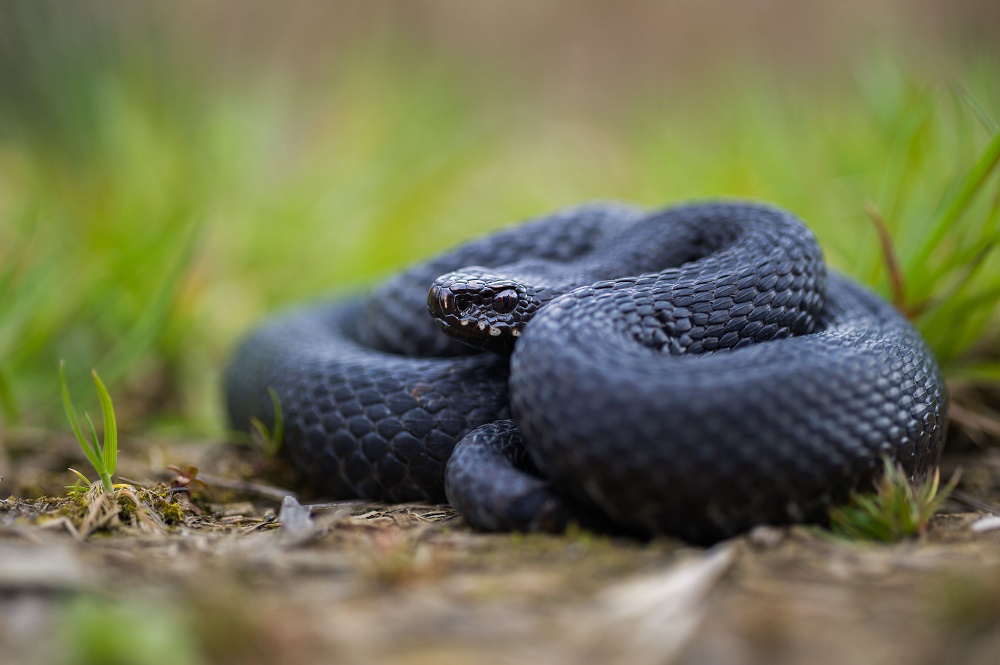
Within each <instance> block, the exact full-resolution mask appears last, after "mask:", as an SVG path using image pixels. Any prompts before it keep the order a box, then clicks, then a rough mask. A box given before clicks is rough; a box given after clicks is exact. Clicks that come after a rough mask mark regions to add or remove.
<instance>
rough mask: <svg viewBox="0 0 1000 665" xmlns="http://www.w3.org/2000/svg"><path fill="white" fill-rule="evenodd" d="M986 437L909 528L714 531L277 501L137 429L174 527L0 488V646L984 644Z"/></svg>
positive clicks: (799, 648)
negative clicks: (687, 538)
mask: <svg viewBox="0 0 1000 665" xmlns="http://www.w3.org/2000/svg"><path fill="white" fill-rule="evenodd" d="M73 446H75V444H74V443H73V442H71V441H70V440H69V439H57V440H53V439H52V438H51V437H47V436H37V437H32V436H28V435H25V436H23V437H19V438H17V439H16V440H8V441H7V442H6V451H7V456H8V459H7V460H6V461H5V462H4V470H3V475H4V476H5V481H4V485H3V486H4V487H5V488H6V490H5V491H4V494H6V493H7V492H12V493H14V494H16V495H17V496H22V497H23V496H40V495H42V494H48V495H50V496H58V497H65V496H66V495H65V490H64V489H63V488H62V485H65V484H69V483H70V482H71V477H70V475H69V474H68V473H67V472H65V471H64V469H65V467H66V466H68V465H72V466H75V467H77V468H80V469H81V470H83V467H82V466H81V464H80V461H79V453H78V451H75V450H74V447H73ZM130 450H131V451H136V450H138V451H139V452H138V453H136V452H132V453H129V451H130ZM996 452H997V451H992V452H991V451H985V452H983V451H977V452H974V453H970V454H967V455H965V456H962V457H959V456H955V455H953V456H951V457H949V458H946V460H945V464H944V465H943V470H944V473H945V475H946V476H947V474H948V473H949V472H950V469H952V468H953V467H954V466H955V465H957V464H961V465H962V466H963V467H964V468H965V474H964V476H963V478H964V480H963V485H962V486H961V488H960V490H959V491H958V492H957V493H956V495H955V498H953V499H952V500H949V502H948V503H947V504H946V510H945V514H942V515H940V516H938V517H937V518H935V520H934V521H933V523H932V525H931V528H930V530H929V532H928V533H927V534H926V535H925V536H924V537H923V538H921V539H919V540H917V541H911V542H906V543H902V544H897V545H866V544H857V543H848V542H844V541H839V540H835V539H833V538H831V537H830V536H829V535H826V534H825V533H824V532H821V531H819V530H817V529H810V528H805V527H796V528H792V529H771V528H761V529H758V530H757V531H754V532H753V533H751V534H749V535H747V536H744V537H741V538H737V539H734V540H732V541H729V542H726V543H723V544H720V545H718V546H716V547H714V548H711V549H708V550H704V549H698V548H692V547H688V546H685V545H684V544H683V543H679V542H676V541H672V540H669V539H662V540H656V541H654V542H651V543H646V544H643V543H637V542H632V541H628V540H614V539H607V538H603V537H599V536H595V535H593V534H589V533H582V532H574V533H570V534H568V535H566V536H560V537H555V536H540V535H531V536H523V535H495V534H481V533H475V532H473V531H471V530H469V528H468V527H467V526H466V525H465V524H463V522H462V520H461V518H459V517H457V516H456V514H455V513H454V512H453V511H452V510H451V509H449V508H447V507H443V506H421V505H402V506H385V505H375V504H370V503H363V502H344V503H336V504H318V505H316V506H314V507H313V508H312V509H311V510H304V509H296V505H295V504H291V505H286V506H285V507H284V508H282V506H281V498H280V497H281V496H282V495H283V494H284V492H283V491H281V490H277V491H274V490H272V489H271V488H272V487H273V485H272V484H267V483H258V481H257V480H253V481H252V482H247V481H248V480H249V479H250V478H251V477H256V476H258V475H259V474H260V473H261V465H262V464H264V463H263V462H262V461H261V459H260V456H259V455H258V454H256V453H254V452H247V451H239V450H234V449H224V448H222V447H219V446H216V447H212V446H171V445H159V444H143V443H142V442H138V441H129V440H126V441H125V442H124V452H123V453H122V457H121V462H120V466H119V471H120V477H121V478H125V479H129V480H130V481H132V482H134V483H136V484H137V485H141V486H143V487H147V488H153V487H155V486H156V485H157V483H160V493H159V495H158V496H160V497H167V498H168V500H169V499H180V501H181V504H180V506H179V507H180V508H181V510H176V509H174V512H173V513H169V511H168V513H169V514H170V515H173V518H175V519H176V523H174V524H168V523H167V522H168V521H169V520H167V521H162V520H157V519H155V518H152V517H149V516H147V518H140V517H134V516H130V515H134V514H135V511H132V512H131V513H130V512H129V511H128V510H125V511H122V512H121V513H120V514H113V513H112V514H109V515H107V516H105V517H106V519H104V518H102V516H101V515H99V514H97V513H91V514H90V515H89V516H88V515H87V514H86V506H85V505H84V504H83V503H82V499H81V501H79V502H76V503H74V502H71V501H68V500H63V499H61V498H60V499H59V500H55V499H53V500H34V501H26V500H23V499H18V498H13V497H11V498H9V499H7V500H4V501H0V651H2V656H0V658H2V661H3V662H4V663H7V664H12V665H13V664H18V663H25V664H35V663H51V662H57V663H58V662H83V663H90V662H94V663H96V662H101V663H105V664H106V665H107V664H109V663H110V664H113V663H125V662H183V663H199V662H206V663H207V662H222V663H230V662H231V663H263V662H283V663H291V662H304V663H313V662H315V663H320V662H323V663H331V662H336V663H390V662H392V663H415V664H416V663H428V664H432V663H433V664H438V665H441V664H443V665H448V664H450V663H469V662H476V663H487V664H488V663H523V662H536V663H543V662H544V663H554V664H559V663H607V662H622V663H633V664H637V665H643V664H645V663H649V664H661V663H670V662H677V663H683V664H694V663H730V664H735V665H740V664H743V663H746V664H755V663H778V664H780V663H799V662H809V663H819V664H823V663H831V664H833V663H836V664H838V665H839V664H843V663H898V662H907V663H914V664H921V663H928V664H930V663H942V662H949V663H984V664H985V663H995V662H997V654H998V653H1000V524H998V522H1000V519H993V518H991V517H989V514H990V513H991V512H992V513H994V514H997V515H1000V505H998V504H996V503H994V502H993V500H994V499H995V498H996V497H997V496H998V495H1000V491H998V490H1000V454H996ZM255 460H256V461H255ZM170 463H174V464H179V465H185V464H194V465H196V466H198V467H199V469H200V476H201V477H204V478H205V479H206V480H207V481H208V482H209V489H207V490H200V491H197V490H196V491H195V492H194V503H195V505H196V508H193V509H192V508H191V505H190V504H188V503H186V501H185V499H184V497H183V495H167V494H165V493H164V489H165V487H166V485H165V483H166V482H168V481H169V479H170V477H171V475H172V474H171V473H170V472H166V471H164V467H165V465H166V464H170ZM269 477H271V478H276V477H280V475H279V476H275V475H274V474H273V473H272V474H271V475H270V476H269ZM140 494H141V495H142V497H146V500H147V501H152V499H149V497H150V496H153V495H147V494H145V493H142V492H139V493H136V494H135V496H136V497H137V498H140V499H141V498H142V497H140V496H139V495H140ZM302 500H303V502H305V499H304V498H303V499H302ZM122 503H123V504H124V505H126V507H127V506H129V505H132V504H130V503H129V500H128V499H123V500H122ZM199 509H200V510H201V511H202V513H203V514H202V515H197V514H195V512H193V511H196V510H199ZM279 515H280V517H279ZM102 519H103V521H102ZM282 522H284V525H282ZM165 657H167V658H169V661H168V660H164V658H165Z"/></svg>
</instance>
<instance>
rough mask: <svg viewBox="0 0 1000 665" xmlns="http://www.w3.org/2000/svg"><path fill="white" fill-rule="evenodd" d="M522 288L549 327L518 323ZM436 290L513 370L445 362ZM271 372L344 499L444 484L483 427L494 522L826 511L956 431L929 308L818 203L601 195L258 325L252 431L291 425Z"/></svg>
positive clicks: (245, 383) (247, 363) (245, 370)
mask: <svg viewBox="0 0 1000 665" xmlns="http://www.w3.org/2000/svg"><path fill="white" fill-rule="evenodd" d="M618 218H620V219H618ZM553 258H558V259H560V260H559V261H557V262H553V261H552V260H551V259H553ZM570 259H571V260H570ZM466 266H472V267H471V268H465V267H466ZM439 276H440V277H439ZM436 278H438V279H437V281H436V282H435V279H436ZM415 283H416V284H415ZM432 283H434V285H435V288H434V289H432V290H430V292H428V288H429V287H430V286H431V284H432ZM418 285H419V286H418ZM470 285H471V287H473V288H470ZM456 286H457V287H458V288H459V290H458V291H455V292H453V293H452V292H451V291H450V290H452V289H454V288H455V287H456ZM462 289H466V290H465V291H462ZM387 291H388V292H390V293H391V294H392V297H386V296H385V294H386V293H387ZM511 291H513V292H514V293H515V294H516V295H517V297H518V304H520V300H521V299H522V297H523V299H524V300H525V302H526V303H527V304H528V305H531V306H533V307H534V308H535V309H536V310H537V314H535V315H534V316H533V318H531V319H530V321H527V323H526V324H525V321H524V320H523V317H522V319H521V320H507V319H506V318H505V317H508V318H509V316H510V312H507V311H506V310H507V309H508V308H509V307H511V306H512V304H511V303H512V301H511V299H510V295H511V294H510V292H511ZM449 293H451V295H450V296H449V295H448V294H449ZM379 294H382V295H379ZM460 296H461V298H460ZM449 298H452V300H450V301H449ZM459 300H462V304H461V306H460V305H459ZM529 301H530V302H529ZM536 301H537V302H536ZM449 302H450V305H449ZM532 303H533V304H532ZM428 306H429V308H430V310H431V311H432V312H433V313H434V314H435V315H436V316H438V318H439V321H443V322H444V323H443V325H444V326H446V327H447V328H448V330H449V332H450V333H452V334H454V335H455V336H456V337H458V338H461V339H462V340H463V341H464V342H466V343H475V344H477V345H478V346H480V347H482V348H491V349H494V350H497V351H503V350H505V349H509V348H510V346H513V347H514V352H513V356H512V357H511V361H510V368H509V372H510V373H509V376H508V367H507V362H506V360H505V358H504V357H503V356H502V355H495V354H492V353H478V354H477V353H474V354H473V355H465V356H454V357H448V356H445V355H444V354H446V353H455V352H459V353H461V351H459V350H458V349H457V348H456V347H454V342H452V341H450V340H447V338H446V337H444V336H443V335H440V333H438V332H437V331H436V330H434V329H435V328H440V327H441V326H442V323H440V322H439V323H434V321H433V320H432V319H431V318H430V317H428V316H427V315H426V313H422V312H418V311H417V310H420V309H424V308H425V307H428ZM514 311H519V310H516V309H515V310H514ZM390 312H391V313H390ZM480 316H482V317H485V318H483V319H479V318H478V317H480ZM449 317H450V319H449ZM463 319H469V320H470V321H471V320H473V319H474V320H475V321H477V323H466V324H465V325H464V326H463V325H461V320H463ZM480 320H484V321H488V322H489V323H488V324H486V325H484V326H482V327H480V326H479V325H478V321H480ZM456 322H457V323H456ZM505 326H506V327H505ZM408 327H412V329H413V330H415V331H416V332H404V329H407V328H408ZM490 328H494V329H495V331H491V330H490ZM515 330H516V331H517V333H518V334H514V331H515ZM496 331H499V332H496ZM491 332H492V334H490V333H491ZM442 340H445V341H442ZM416 353H425V354H433V355H434V356H435V357H416V356H414V355H412V354H416ZM402 354H410V355H402ZM268 385H273V386H274V387H275V388H276V390H277V391H278V394H279V397H280V399H281V402H282V405H283V408H284V410H285V412H286V415H287V420H286V423H287V424H286V433H285V440H286V447H287V449H288V453H289V454H290V455H291V457H292V459H293V461H295V462H296V464H297V466H298V467H299V468H300V469H301V470H302V471H303V472H304V473H305V475H306V477H307V479H308V480H309V481H310V482H312V483H313V484H315V485H318V486H320V487H321V488H324V489H326V490H327V491H328V492H330V493H334V494H344V493H348V492H350V493H355V494H359V495H361V496H366V497H371V498H380V499H386V500H392V501H399V500H409V499H431V500H436V499H440V498H441V495H442V489H443V488H442V486H443V484H444V482H443V479H442V474H443V468H444V464H445V462H446V461H447V459H448V457H449V456H450V455H451V453H452V447H453V446H454V445H455V443H456V442H457V441H458V440H460V439H462V438H463V437H466V435H469V436H468V437H467V438H466V440H465V441H463V442H462V444H461V445H460V446H459V448H458V450H456V451H455V454H454V456H452V457H451V462H450V464H449V466H448V476H447V496H448V498H449V500H450V501H451V502H452V503H453V504H454V505H455V506H456V507H457V508H458V509H459V510H460V512H462V513H463V514H464V515H465V516H466V517H467V518H468V519H470V521H472V522H473V523H475V524H478V525H479V526H481V527H483V528H494V529H496V528H505V529H507V528H518V529H531V528H560V527H561V526H563V525H564V524H565V523H566V521H567V520H570V519H580V520H582V521H584V522H592V521H595V520H596V521H599V520H600V519H609V520H611V521H613V522H616V523H618V524H621V525H623V526H624V527H626V528H628V529H631V530H635V531H639V532H666V533H671V534H675V535H679V536H682V537H685V538H688V539H690V540H695V541H705V542H707V541H711V540H715V539H718V538H722V537H726V536H728V535H731V534H734V533H737V532H739V531H742V530H745V529H746V528H749V527H750V526H752V525H754V524H758V523H764V522H769V523H783V522H789V521H800V520H812V519H817V518H821V517H822V514H823V513H824V511H825V509H826V508H827V507H828V506H829V505H830V504H831V503H833V502H836V501H839V500H842V499H843V498H844V497H845V496H846V494H847V493H848V492H849V491H850V490H851V489H853V488H858V487H863V486H865V485H866V484H867V483H870V482H871V480H872V479H873V477H875V476H876V475H877V473H878V471H879V469H880V468H881V462H880V457H881V456H882V455H888V456H889V457H891V458H893V459H895V460H897V461H899V462H900V463H901V464H902V466H903V467H904V468H905V469H906V470H907V472H908V473H910V474H911V475H912V476H913V477H918V476H921V475H922V474H925V473H926V472H927V470H928V469H929V468H930V467H931V466H932V465H933V464H934V463H935V462H936V460H937V457H938V455H939V453H940V448H941V445H942V442H943V435H944V429H945V426H944V423H945V395H944V388H943V383H942V380H941V377H940V374H939V372H938V369H937V366H936V364H935V363H934V360H933V357H932V356H931V354H930V352H929V351H928V350H927V348H926V347H925V345H924V344H923V342H922V340H921V339H920V338H919V336H918V335H917V333H916V332H915V331H914V330H913V328H912V327H911V326H910V325H909V323H907V322H906V321H905V320H904V319H903V318H902V317H901V316H899V315H898V314H897V313H896V312H895V311H894V310H893V309H892V308H891V307H889V306H888V305H887V304H885V303H884V302H882V301H881V300H879V299H878V298H877V297H875V296H874V295H872V294H870V293H869V292H867V291H866V290H864V289H863V288H861V287H859V286H857V285H855V284H853V283H852V282H850V281H848V280H846V279H844V278H842V277H838V276H831V277H830V278H829V279H828V278H827V276H826V270H825V267H824V264H823V262H822V256H821V254H820V250H819V248H818V247H817V246H816V243H815V240H814V239H813V237H812V234H811V233H809V232H808V230H807V229H805V227H804V226H802V225H801V223H800V222H798V221H797V220H796V219H795V218H794V217H792V216H791V215H789V214H788V213H785V212H783V211H780V210H778V209H775V208H770V207H766V206H757V205H751V204H743V203H735V204H709V205H701V206H684V207H678V208H672V209H667V210H665V211H659V212H654V213H650V214H648V215H646V216H645V217H642V218H641V219H640V216H639V214H638V213H636V212H635V211H632V210H630V209H624V208H601V207H596V208H583V209H578V210H575V211H570V212H567V213H562V214H561V216H557V217H555V218H553V219H551V220H541V221H539V222H535V223H533V224H531V225H525V226H522V227H518V228H515V229H512V230H508V231H504V232H502V233H501V234H498V235H496V236H492V237H487V238H485V239H481V240H479V241H476V242H474V243H473V244H472V245H469V246H466V247H463V248H459V249H458V250H456V251H455V252H454V253H452V254H445V255H442V256H441V257H439V258H438V259H435V260H432V261H431V262H428V263H427V264H422V265H421V266H417V267H415V268H414V269H411V270H410V271H408V272H406V273H403V274H402V275H401V276H399V277H397V278H395V279H394V280H390V281H389V282H387V283H386V286H383V287H382V288H381V289H380V290H379V291H377V292H376V295H375V296H373V297H372V298H370V299H368V300H367V301H362V302H361V303H357V304H352V305H345V306H340V307H333V308H317V309H311V310H305V311H304V312H302V313H301V314H299V315H298V318H295V317H292V318H286V319H283V320H279V321H278V322H276V323H273V324H270V325H268V326H266V327H265V328H263V329H262V330H261V331H259V332H257V333H256V334H255V335H254V336H252V337H250V338H249V339H248V341H246V342H245V343H244V344H243V346H242V347H241V350H240V351H239V352H238V353H237V356H236V358H235V360H234V361H233V364H232V366H231V368H230V372H229V375H228V378H227V386H228V397H229V408H230V417H231V419H232V422H233V424H234V425H237V426H245V423H246V421H247V419H248V418H249V417H250V416H251V415H257V416H259V417H263V419H264V420H265V421H266V420H267V417H268V416H269V415H270V406H269V399H268V398H267V396H266V388H267V386H268ZM508 386H509V390H510V393H509V396H508V393H507V389H508ZM508 400H509V401H508ZM508 417H512V418H513V421H514V423H516V427H515V426H514V425H513V424H511V423H499V424H490V423H494V421H496V420H500V419H505V418H508ZM480 425H487V427H486V428H485V429H480V430H476V428H477V427H478V426H480ZM473 430H476V431H473ZM470 432H471V434H470ZM521 446H523V447H524V448H523V449H522V448H521ZM526 454H527V455H528V456H530V459H531V461H532V462H533V465H532V464H526V463H525V462H524V458H525V457H526ZM532 466H535V467H537V469H532V468H531V467H532ZM521 467H527V474H526V475H525V474H524V473H523V472H522V471H520V470H519V468H521ZM546 479H548V480H546ZM595 516H596V517H595Z"/></svg>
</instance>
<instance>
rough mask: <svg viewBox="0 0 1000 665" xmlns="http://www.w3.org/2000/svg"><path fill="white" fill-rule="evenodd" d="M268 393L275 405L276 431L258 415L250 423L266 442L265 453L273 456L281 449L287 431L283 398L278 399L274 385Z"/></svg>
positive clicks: (269, 388)
mask: <svg viewBox="0 0 1000 665" xmlns="http://www.w3.org/2000/svg"><path fill="white" fill-rule="evenodd" d="M267 394H268V395H270V396H271V404H272V405H274V431H273V432H272V431H271V430H269V429H268V428H267V425H265V424H264V423H263V421H261V419H260V418H258V417H256V416H254V417H253V418H251V419H250V424H251V425H253V428H254V429H255V430H257V433H258V434H259V435H260V438H261V439H262V440H263V442H264V454H265V455H267V456H268V457H272V458H273V457H275V456H277V454H278V451H280V450H281V442H282V439H283V437H284V432H285V419H284V416H283V415H282V413H281V400H279V399H278V393H277V391H276V390H275V389H274V388H272V387H268V389H267Z"/></svg>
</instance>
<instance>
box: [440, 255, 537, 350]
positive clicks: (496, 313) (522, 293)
mask: <svg viewBox="0 0 1000 665" xmlns="http://www.w3.org/2000/svg"><path fill="white" fill-rule="evenodd" d="M541 304H542V300H541V298H540V297H539V296H538V294H537V293H536V292H535V289H533V288H532V287H530V286H527V285H525V284H522V283H520V282H518V281H516V280H513V279H510V278H508V277H503V276H500V275H495V274H492V273H490V272H489V271H488V270H487V269H486V268H482V267H480V266H471V267H468V268H464V269H462V270H459V271H457V272H451V273H448V274H446V275H442V276H441V277H438V278H437V279H436V280H435V281H434V284H433V285H432V286H431V288H430V291H429V292H428V294H427V310H428V311H429V312H430V314H431V316H432V317H434V320H435V321H437V322H438V324H439V325H440V326H441V329H442V330H443V331H444V332H445V333H446V334H447V335H449V336H451V337H454V338H455V339H457V340H459V341H461V342H465V343H466V344H468V345H470V346H474V347H475V348H477V349H480V350H483V351H493V352H495V353H510V352H511V351H513V349H514V342H515V341H517V338H518V337H520V336H521V333H522V331H523V330H524V326H525V324H527V322H528V321H529V320H530V319H531V317H532V316H534V315H535V312H537V311H538V308H539V307H540V306H541Z"/></svg>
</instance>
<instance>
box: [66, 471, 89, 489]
mask: <svg viewBox="0 0 1000 665" xmlns="http://www.w3.org/2000/svg"><path fill="white" fill-rule="evenodd" d="M69 470H70V472H71V473H73V474H75V475H76V477H77V478H79V479H80V480H82V481H83V483H84V484H85V485H86V486H87V487H90V486H91V485H92V484H93V483H91V482H90V480H89V479H88V478H87V476H85V475H83V474H82V473H80V472H79V471H77V470H76V469H74V468H73V467H69Z"/></svg>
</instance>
